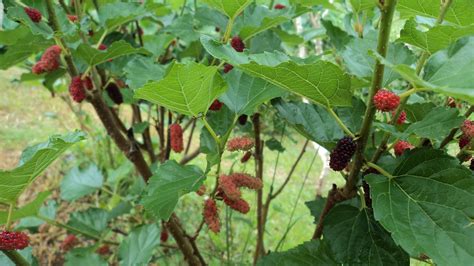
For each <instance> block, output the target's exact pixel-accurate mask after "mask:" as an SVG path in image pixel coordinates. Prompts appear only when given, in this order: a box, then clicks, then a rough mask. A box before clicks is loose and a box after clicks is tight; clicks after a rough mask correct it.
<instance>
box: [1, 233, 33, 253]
mask: <svg viewBox="0 0 474 266" xmlns="http://www.w3.org/2000/svg"><path fill="white" fill-rule="evenodd" d="M29 244H30V238H29V237H28V235H27V234H25V233H22V232H8V231H3V232H1V233H0V250H18V249H24V248H26V247H28V246H29Z"/></svg>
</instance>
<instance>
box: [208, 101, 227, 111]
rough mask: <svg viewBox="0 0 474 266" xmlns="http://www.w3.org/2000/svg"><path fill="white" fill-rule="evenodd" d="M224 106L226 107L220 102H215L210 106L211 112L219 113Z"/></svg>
mask: <svg viewBox="0 0 474 266" xmlns="http://www.w3.org/2000/svg"><path fill="white" fill-rule="evenodd" d="M223 105H224V104H223V103H221V102H220V101H219V100H214V101H213V102H212V104H211V106H209V110H211V111H219V110H220V109H221V108H222V106H223Z"/></svg>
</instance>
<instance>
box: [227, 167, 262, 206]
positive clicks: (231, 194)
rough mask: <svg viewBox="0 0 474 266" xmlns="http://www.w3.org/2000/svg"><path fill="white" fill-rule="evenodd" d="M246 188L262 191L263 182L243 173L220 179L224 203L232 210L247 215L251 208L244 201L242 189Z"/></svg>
mask: <svg viewBox="0 0 474 266" xmlns="http://www.w3.org/2000/svg"><path fill="white" fill-rule="evenodd" d="M242 187H245V188H248V189H252V190H259V189H262V187H263V183H262V180H260V179H258V178H255V177H252V176H250V175H247V174H243V173H234V174H231V175H221V176H220V177H219V187H218V191H219V193H218V194H219V196H221V197H222V199H223V200H224V203H225V204H227V205H228V206H229V207H231V208H232V209H234V210H236V211H238V212H241V213H243V214H246V213H247V212H248V211H249V210H250V206H249V204H248V203H247V201H245V200H244V199H242V192H241V191H240V188H242Z"/></svg>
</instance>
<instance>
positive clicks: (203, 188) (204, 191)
mask: <svg viewBox="0 0 474 266" xmlns="http://www.w3.org/2000/svg"><path fill="white" fill-rule="evenodd" d="M196 194H198V195H199V196H204V194H206V186H205V185H202V186H200V187H199V189H198V190H197V191H196Z"/></svg>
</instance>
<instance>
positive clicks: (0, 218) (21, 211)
mask: <svg viewBox="0 0 474 266" xmlns="http://www.w3.org/2000/svg"><path fill="white" fill-rule="evenodd" d="M49 195H51V191H43V192H40V193H39V194H38V196H36V198H35V199H34V200H33V201H31V202H30V203H28V204H25V205H24V206H23V207H21V208H18V209H14V210H13V212H12V216H11V221H12V222H14V221H17V220H20V219H22V218H25V217H29V216H35V215H36V214H38V212H39V210H40V208H41V206H42V205H43V203H44V201H45V200H46V198H47V197H49ZM7 217H8V211H2V212H0V225H2V224H5V223H6V222H7Z"/></svg>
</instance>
